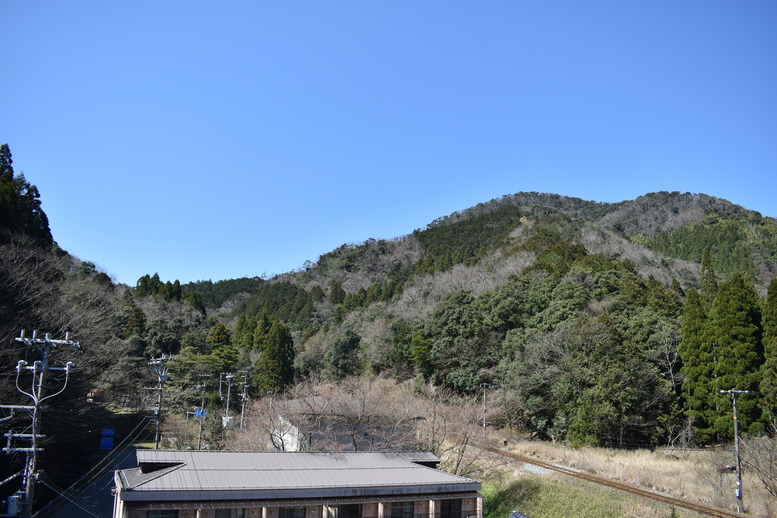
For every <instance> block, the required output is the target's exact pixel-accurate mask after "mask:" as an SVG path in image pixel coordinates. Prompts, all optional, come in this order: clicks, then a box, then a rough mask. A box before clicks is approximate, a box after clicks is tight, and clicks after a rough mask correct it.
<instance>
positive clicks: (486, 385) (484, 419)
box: [480, 383, 491, 428]
mask: <svg viewBox="0 0 777 518" xmlns="http://www.w3.org/2000/svg"><path fill="white" fill-rule="evenodd" d="M480 386H481V387H483V428H485V427H486V387H490V386H491V384H489V383H481V384H480Z"/></svg>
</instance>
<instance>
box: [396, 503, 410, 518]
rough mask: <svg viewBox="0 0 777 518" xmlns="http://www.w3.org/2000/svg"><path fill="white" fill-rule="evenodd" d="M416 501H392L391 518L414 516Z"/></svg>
mask: <svg viewBox="0 0 777 518" xmlns="http://www.w3.org/2000/svg"><path fill="white" fill-rule="evenodd" d="M414 513H415V502H391V518H413V514H414Z"/></svg>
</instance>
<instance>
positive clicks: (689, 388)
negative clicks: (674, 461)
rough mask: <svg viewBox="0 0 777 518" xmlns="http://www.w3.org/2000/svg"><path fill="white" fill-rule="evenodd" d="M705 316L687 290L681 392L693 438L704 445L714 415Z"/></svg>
mask: <svg viewBox="0 0 777 518" xmlns="http://www.w3.org/2000/svg"><path fill="white" fill-rule="evenodd" d="M707 327H708V324H707V313H706V312H705V311H704V303H703V302H702V298H701V295H700V294H699V292H698V291H696V290H695V289H693V288H691V289H690V290H688V294H687V302H686V303H685V311H684V313H683V316H682V324H681V329H680V333H681V336H682V338H681V341H680V358H681V359H682V362H683V366H682V368H681V373H682V375H683V380H684V381H683V393H684V394H685V407H686V412H687V414H688V416H689V417H690V418H691V419H692V422H693V427H694V431H695V433H696V438H697V439H698V440H700V441H701V442H707V441H708V440H709V439H710V438H711V436H712V423H713V422H714V420H715V417H716V415H715V414H714V412H713V411H711V409H710V406H709V399H710V394H711V393H712V391H713V389H714V388H713V378H714V358H713V351H712V343H711V342H710V341H709V338H710V337H709V336H708V332H707Z"/></svg>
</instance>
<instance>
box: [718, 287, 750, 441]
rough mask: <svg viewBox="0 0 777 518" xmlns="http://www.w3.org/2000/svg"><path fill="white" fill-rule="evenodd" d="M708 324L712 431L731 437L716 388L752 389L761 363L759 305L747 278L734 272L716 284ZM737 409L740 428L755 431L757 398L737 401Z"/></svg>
mask: <svg viewBox="0 0 777 518" xmlns="http://www.w3.org/2000/svg"><path fill="white" fill-rule="evenodd" d="M710 324H711V330H712V334H713V337H714V355H715V382H714V384H713V389H714V390H713V392H712V396H713V400H714V403H715V404H714V407H715V409H716V412H717V413H718V417H717V419H716V420H715V431H716V432H717V434H718V435H719V437H721V438H725V439H731V438H733V436H734V434H733V422H732V420H731V417H730V415H728V412H723V409H724V408H727V407H728V406H729V401H728V400H727V398H726V397H725V395H721V394H720V391H721V390H728V389H737V390H750V391H752V392H756V391H757V390H758V384H759V382H760V380H761V372H760V369H761V365H762V364H763V348H762V344H761V333H762V331H761V308H760V305H759V300H758V293H757V292H756V290H755V286H754V285H753V282H752V281H751V280H750V279H749V278H747V277H745V276H744V275H742V274H741V273H734V275H733V276H732V278H731V281H729V282H726V283H723V284H721V285H720V286H719V287H718V295H717V297H715V302H714V303H713V305H712V310H711V311H710ZM738 411H739V417H740V426H741V427H742V429H743V430H748V429H750V430H751V431H757V430H758V428H757V426H758V425H757V421H758V420H759V418H760V412H759V408H758V406H757V398H756V397H743V398H741V399H740V400H738ZM754 426H755V427H754Z"/></svg>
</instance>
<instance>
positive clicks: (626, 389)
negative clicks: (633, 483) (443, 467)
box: [0, 147, 777, 446]
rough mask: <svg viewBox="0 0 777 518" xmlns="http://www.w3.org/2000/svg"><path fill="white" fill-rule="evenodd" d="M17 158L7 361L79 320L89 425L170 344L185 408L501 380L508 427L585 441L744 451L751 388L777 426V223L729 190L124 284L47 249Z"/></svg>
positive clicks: (432, 226)
mask: <svg viewBox="0 0 777 518" xmlns="http://www.w3.org/2000/svg"><path fill="white" fill-rule="evenodd" d="M4 153H5V154H6V155H7V158H4V162H3V170H2V175H3V176H2V185H1V186H0V187H2V189H3V191H2V192H3V198H2V203H3V205H2V207H1V208H2V210H3V211H4V212H3V214H5V213H6V212H9V211H10V212H9V213H11V214H13V215H14V217H13V218H9V219H7V220H6V219H4V220H3V223H4V226H3V228H2V231H3V233H2V241H1V242H0V258H1V259H2V262H0V277H1V280H2V284H1V286H2V294H0V317H1V320H0V339H2V341H3V344H6V347H5V349H4V352H5V357H4V360H5V361H4V365H6V366H8V365H14V364H15V362H16V361H17V359H19V358H20V357H21V355H23V354H28V355H31V354H32V353H31V352H30V351H26V352H25V351H22V350H20V349H18V347H16V346H15V344H14V342H13V341H12V339H13V336H15V335H16V334H17V333H18V329H19V327H20V326H21V325H25V326H27V327H28V328H38V329H42V330H45V331H48V332H52V333H54V334H58V333H63V332H64V331H65V330H66V329H69V330H71V331H72V332H73V335H74V336H76V337H78V338H79V340H80V341H81V342H82V343H83V344H84V345H85V348H84V352H83V353H82V354H81V355H80V356H78V357H73V359H74V361H76V362H77V363H78V365H79V368H80V373H79V381H78V382H77V383H74V384H73V385H71V386H70V387H69V388H68V390H67V391H66V393H65V394H64V395H63V396H61V397H60V398H59V399H58V400H57V402H56V405H57V407H58V408H71V407H72V408H77V409H79V412H81V413H82V414H83V415H85V416H87V415H89V413H90V412H92V411H93V407H94V406H95V405H91V406H90V405H87V404H86V403H85V402H84V401H85V398H84V396H85V394H86V393H87V392H88V391H89V389H99V390H100V391H101V392H100V393H101V394H102V396H103V404H104V407H105V408H113V409H115V408H119V407H122V408H126V407H133V408H138V409H140V408H144V403H143V402H142V401H141V399H142V398H141V397H140V395H141V394H142V393H143V388H144V387H150V386H154V384H155V378H153V377H152V376H151V373H150V371H149V369H148V366H147V363H148V360H149V359H150V358H151V357H158V356H159V355H161V354H166V355H173V356H174V359H173V360H171V361H170V362H169V366H170V374H169V382H168V384H167V387H166V389H165V390H166V394H168V397H169V404H170V405H171V407H172V408H173V409H177V410H178V411H180V412H181V413H183V412H185V411H186V409H189V408H191V407H192V406H198V405H200V400H201V398H204V397H205V394H204V393H203V392H201V391H199V390H198V387H200V386H201V385H202V383H203V380H205V379H210V380H211V381H210V385H209V386H208V387H207V392H208V394H209V395H208V399H209V401H210V404H211V405H215V404H217V402H218V398H217V397H216V396H213V394H214V393H215V394H217V393H218V388H219V387H218V386H217V383H215V380H218V378H219V374H220V373H225V372H232V373H237V372H238V370H241V369H250V370H249V371H247V372H248V374H247V379H248V387H247V391H248V393H249V394H259V395H261V394H265V393H267V392H274V393H279V392H282V391H284V390H285V389H287V388H288V387H290V386H291V385H292V384H294V383H296V382H298V381H300V380H306V379H319V378H322V379H328V380H335V381H336V380H340V379H344V378H346V377H352V376H362V377H375V376H378V375H382V376H390V377H394V378H396V379H398V380H407V381H410V382H411V383H415V384H416V386H419V387H420V386H428V385H429V384H432V385H436V386H440V387H446V388H448V389H451V390H452V391H455V392H457V393H459V394H462V395H473V394H477V393H478V392H479V391H480V390H481V386H482V385H481V384H488V387H489V390H490V391H491V392H492V393H493V394H494V397H493V398H492V401H495V402H497V403H495V404H498V406H499V417H498V418H496V419H497V420H496V421H495V423H498V424H503V425H506V426H511V427H513V428H515V429H520V430H525V431H528V432H531V433H533V434H535V435H537V436H539V437H544V438H552V439H558V440H566V441H569V442H570V443H573V444H601V445H612V446H634V445H655V444H662V443H673V442H676V441H678V440H696V441H697V442H703V443H708V442H715V441H720V440H726V439H729V438H730V437H731V436H732V431H731V429H730V422H731V421H730V419H729V416H728V414H725V413H723V414H722V413H721V410H720V409H721V408H724V409H730V403H729V402H728V401H726V400H724V399H721V398H722V397H723V396H721V395H720V394H719V391H720V390H721V389H730V388H738V389H748V390H751V391H752V392H753V394H752V395H750V396H749V398H747V401H746V402H745V398H743V399H742V412H743V413H742V424H743V426H744V428H745V429H746V430H749V431H750V432H752V433H760V432H764V431H766V430H767V429H768V428H769V425H770V423H771V424H773V422H774V419H775V415H777V414H776V413H775V412H777V403H776V401H777V389H776V388H775V387H777V374H776V372H777V351H776V349H777V309H775V300H776V297H777V282H776V281H775V274H776V273H777V220H775V219H773V218H768V217H763V216H761V215H760V214H758V213H756V212H753V211H749V210H747V209H745V208H742V207H739V206H736V205H733V204H731V203H729V202H727V201H725V200H722V199H718V198H714V197H711V196H707V195H704V194H690V193H677V192H673V193H669V192H660V193H651V194H647V195H645V196H642V197H640V198H637V199H636V200H631V201H623V202H620V203H599V202H593V201H585V200H581V199H578V198H570V197H565V196H561V195H556V194H542V193H518V194H514V195H509V196H503V197H501V198H498V199H496V200H492V201H489V202H487V203H482V204H479V205H477V206H475V207H472V208H469V209H466V210H462V211H461V212H457V213H454V214H451V215H449V216H444V217H441V218H439V219H437V220H435V221H433V222H431V223H429V224H428V225H426V226H425V227H423V228H419V229H417V230H415V231H412V232H411V233H409V234H407V235H405V236H402V237H398V238H396V239H391V240H373V239H370V240H368V241H366V242H363V243H358V244H344V245H342V246H341V247H339V248H337V249H335V250H332V251H331V252H329V253H326V254H324V255H322V256H321V257H320V258H319V259H318V261H316V262H315V263H308V264H306V265H305V266H304V267H303V268H301V269H299V270H298V271H293V272H291V273H287V274H284V275H279V276H276V277H274V278H271V279H258V278H253V279H234V280H228V281H219V282H211V281H202V282H196V283H189V284H181V283H180V282H178V281H170V280H164V281H163V280H161V279H160V278H159V276H158V275H157V274H149V275H145V276H144V277H142V278H141V279H139V280H138V282H137V284H136V285H135V286H124V285H117V284H115V283H113V282H112V281H111V280H110V279H109V278H108V277H107V276H106V275H105V274H104V273H101V272H99V271H97V270H96V269H95V267H94V265H92V264H91V263H88V262H84V261H81V260H79V259H77V258H74V257H72V256H70V255H69V254H67V253H66V252H64V251H62V250H60V249H59V248H58V247H57V246H56V244H55V243H54V242H53V241H52V240H48V239H46V235H47V234H46V231H47V230H48V224H47V221H46V220H45V215H44V214H43V213H42V212H41V211H40V207H39V204H36V203H35V200H37V198H38V196H39V195H38V193H37V190H35V189H34V186H29V185H28V184H26V182H25V181H24V180H23V179H21V181H20V179H19V178H18V177H15V176H14V175H13V170H12V168H11V165H10V164H11V162H10V151H8V150H7V147H6V148H4ZM4 156H5V155H4ZM20 200H24V203H21V202H20ZM31 222H32V223H31ZM33 223H34V224H33ZM49 235H50V233H49ZM213 275H214V276H218V272H217V271H214V272H213ZM71 356H72V353H70V352H68V351H58V352H57V358H56V361H58V362H60V363H61V362H64V361H67V360H68V359H71ZM206 375H210V378H205V377H204V376H206ZM14 376H15V373H14V372H11V371H10V370H9V369H6V370H4V377H3V379H2V382H3V387H2V389H3V391H2V394H3V398H4V401H7V402H12V401H19V400H20V396H19V395H18V393H17V392H16V390H15V388H14V386H13V385H14ZM235 399H237V398H235ZM724 403H725V404H724ZM80 423H88V419H86V418H84V419H81V420H80ZM74 426H79V424H75V425H74ZM84 426H88V425H87V424H84Z"/></svg>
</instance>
